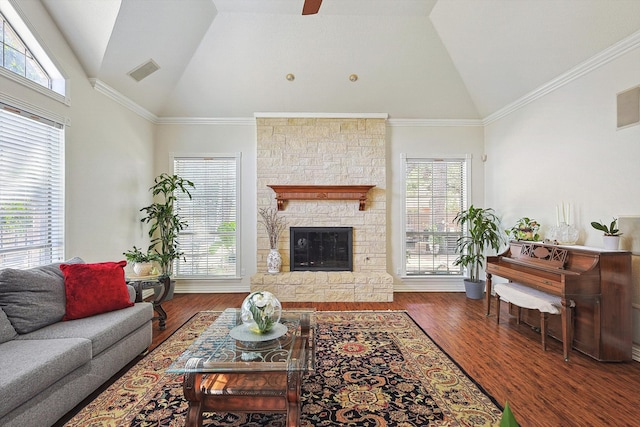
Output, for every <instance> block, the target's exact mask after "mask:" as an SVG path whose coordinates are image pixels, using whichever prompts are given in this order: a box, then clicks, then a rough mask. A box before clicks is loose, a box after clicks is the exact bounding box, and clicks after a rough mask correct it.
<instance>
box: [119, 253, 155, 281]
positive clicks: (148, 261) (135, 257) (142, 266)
mask: <svg viewBox="0 0 640 427" xmlns="http://www.w3.org/2000/svg"><path fill="white" fill-rule="evenodd" d="M122 255H124V257H125V258H126V259H127V261H128V262H129V263H132V264H133V272H134V273H135V274H136V275H137V276H149V275H151V274H153V270H154V268H155V267H154V265H153V261H157V260H158V255H157V254H156V253H153V252H151V251H149V250H147V251H146V252H142V250H140V249H138V248H137V247H135V246H134V247H133V249H129V250H128V251H127V252H123V253H122Z"/></svg>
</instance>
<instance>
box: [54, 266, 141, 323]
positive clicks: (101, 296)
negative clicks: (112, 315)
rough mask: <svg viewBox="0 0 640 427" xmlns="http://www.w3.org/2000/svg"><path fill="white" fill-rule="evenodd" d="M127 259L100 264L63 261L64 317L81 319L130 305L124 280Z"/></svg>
mask: <svg viewBox="0 0 640 427" xmlns="http://www.w3.org/2000/svg"><path fill="white" fill-rule="evenodd" d="M125 265H127V262H126V261H120V262H102V263H97V264H61V265H60V270H62V274H63V275H64V290H65V294H66V297H67V307H66V314H65V315H64V318H63V319H62V320H73V319H81V318H83V317H89V316H93V315H94V314H100V313H106V312H108V311H113V310H120V309H121V308H127V307H131V306H132V305H133V303H132V302H130V301H129V291H128V290H127V284H126V282H125V280H124V266H125Z"/></svg>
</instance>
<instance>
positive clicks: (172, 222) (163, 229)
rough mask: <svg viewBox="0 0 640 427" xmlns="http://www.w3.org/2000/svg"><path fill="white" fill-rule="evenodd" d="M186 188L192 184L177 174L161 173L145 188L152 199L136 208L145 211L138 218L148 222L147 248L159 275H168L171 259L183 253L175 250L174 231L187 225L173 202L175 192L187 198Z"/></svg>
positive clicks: (176, 235)
mask: <svg viewBox="0 0 640 427" xmlns="http://www.w3.org/2000/svg"><path fill="white" fill-rule="evenodd" d="M189 187H190V188H194V187H195V185H194V184H193V182H191V181H188V180H186V179H183V178H181V177H180V176H178V175H169V174H167V173H163V174H161V175H159V176H158V177H156V178H155V180H154V185H153V186H151V188H149V190H150V191H151V192H152V194H153V197H154V198H156V201H155V202H154V203H152V204H151V205H149V206H147V207H144V208H142V209H140V211H141V212H144V213H145V214H146V216H145V217H144V218H142V219H141V221H142V222H145V223H148V224H151V227H150V228H149V237H150V238H151V244H150V245H149V251H150V252H151V251H153V252H154V253H155V254H156V256H157V260H158V262H159V264H160V272H161V274H162V275H166V276H169V275H171V272H172V264H173V260H175V259H178V258H180V257H182V256H183V255H184V253H183V252H180V250H179V247H178V240H177V238H178V233H180V231H182V230H184V229H185V228H186V227H187V226H188V224H187V223H186V221H184V220H183V219H182V218H181V217H180V215H179V214H178V212H176V209H175V201H176V191H180V192H182V193H184V194H186V195H187V196H188V197H189V198H191V193H190V192H189Z"/></svg>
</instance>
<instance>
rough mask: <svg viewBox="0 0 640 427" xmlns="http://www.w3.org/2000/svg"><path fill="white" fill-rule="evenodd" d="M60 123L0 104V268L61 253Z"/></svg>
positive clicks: (52, 258) (59, 257) (21, 265)
mask: <svg viewBox="0 0 640 427" xmlns="http://www.w3.org/2000/svg"><path fill="white" fill-rule="evenodd" d="M63 156H64V129H63V126H62V125H61V124H58V123H54V122H51V121H49V120H46V119H44V118H41V117H35V116H33V115H32V114H29V113H26V112H24V111H21V110H18V109H15V108H11V107H9V106H7V105H4V104H0V182H1V183H2V185H0V268H5V267H12V268H28V267H35V266H37V265H42V264H47V263H50V262H56V261H61V260H63V257H64V183H63V175H64V170H63V165H64V157H63Z"/></svg>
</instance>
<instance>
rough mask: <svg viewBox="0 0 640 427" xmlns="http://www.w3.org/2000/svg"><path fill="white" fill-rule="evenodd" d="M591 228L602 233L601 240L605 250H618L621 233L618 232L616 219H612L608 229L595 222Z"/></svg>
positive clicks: (604, 225) (601, 223) (602, 224)
mask: <svg viewBox="0 0 640 427" xmlns="http://www.w3.org/2000/svg"><path fill="white" fill-rule="evenodd" d="M591 226H592V227H593V228H595V229H596V230H599V231H602V232H603V233H604V235H603V236H602V239H603V244H604V248H605V249H613V250H618V248H620V236H622V233H621V232H620V230H618V218H613V221H611V224H609V226H608V227H607V225H606V224H604V223H603V222H596V221H593V222H592V223H591Z"/></svg>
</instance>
